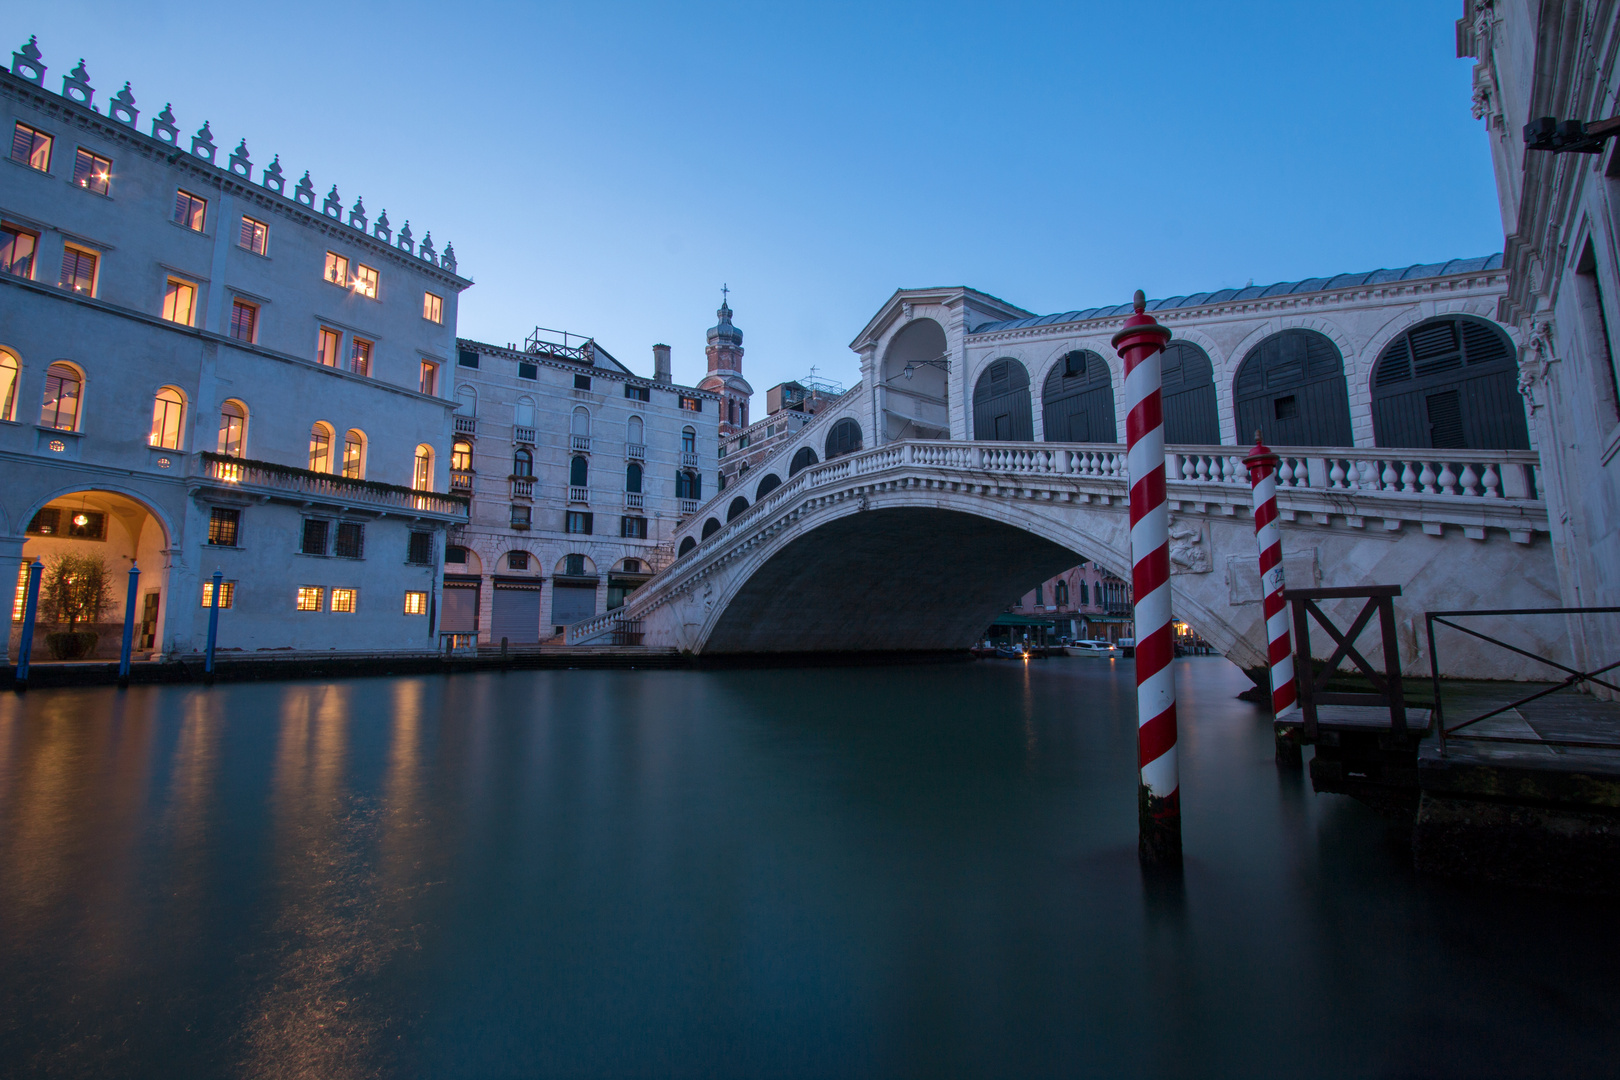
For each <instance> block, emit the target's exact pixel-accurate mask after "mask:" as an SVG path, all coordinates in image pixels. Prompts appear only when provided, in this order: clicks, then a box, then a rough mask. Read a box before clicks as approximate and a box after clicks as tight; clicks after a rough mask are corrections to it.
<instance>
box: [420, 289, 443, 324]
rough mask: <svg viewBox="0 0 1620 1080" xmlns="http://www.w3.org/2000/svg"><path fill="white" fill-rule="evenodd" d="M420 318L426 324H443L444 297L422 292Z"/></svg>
mask: <svg viewBox="0 0 1620 1080" xmlns="http://www.w3.org/2000/svg"><path fill="white" fill-rule="evenodd" d="M422 318H424V319H426V320H427V321H428V322H436V323H442V322H444V297H442V296H435V295H434V294H433V293H430V292H424V293H423V294H422Z"/></svg>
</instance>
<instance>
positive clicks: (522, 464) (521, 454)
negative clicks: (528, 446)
mask: <svg viewBox="0 0 1620 1080" xmlns="http://www.w3.org/2000/svg"><path fill="white" fill-rule="evenodd" d="M512 475H513V476H520V477H531V476H533V475H534V455H533V454H531V453H529V452H528V451H527V450H523V449H519V450H517V451H515V452H514V453H513V454H512Z"/></svg>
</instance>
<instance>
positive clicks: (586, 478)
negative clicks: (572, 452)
mask: <svg viewBox="0 0 1620 1080" xmlns="http://www.w3.org/2000/svg"><path fill="white" fill-rule="evenodd" d="M590 475H591V463H590V462H589V461H587V460H585V459H584V458H582V457H575V458H574V460H572V461H570V462H569V463H568V486H569V487H585V486H586V485H587V484H588V483H590Z"/></svg>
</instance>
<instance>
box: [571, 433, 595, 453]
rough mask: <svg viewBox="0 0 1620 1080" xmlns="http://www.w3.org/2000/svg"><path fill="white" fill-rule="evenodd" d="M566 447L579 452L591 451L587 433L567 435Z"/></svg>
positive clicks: (589, 438)
mask: <svg viewBox="0 0 1620 1080" xmlns="http://www.w3.org/2000/svg"><path fill="white" fill-rule="evenodd" d="M568 448H569V449H570V450H573V451H575V452H576V453H580V454H588V453H590V452H591V437H590V436H589V435H570V436H568Z"/></svg>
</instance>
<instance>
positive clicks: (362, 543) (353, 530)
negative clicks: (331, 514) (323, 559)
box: [333, 521, 366, 559]
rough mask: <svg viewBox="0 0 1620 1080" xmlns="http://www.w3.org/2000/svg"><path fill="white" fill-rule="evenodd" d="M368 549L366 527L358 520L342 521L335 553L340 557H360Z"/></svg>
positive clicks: (339, 524) (338, 529) (338, 530)
mask: <svg viewBox="0 0 1620 1080" xmlns="http://www.w3.org/2000/svg"><path fill="white" fill-rule="evenodd" d="M365 551H366V527H365V525H363V524H362V523H360V522H358V521H340V522H338V527H337V544H336V545H335V546H334V548H333V553H334V554H335V555H337V557H338V558H340V559H358V558H361V557H362V556H363V555H364V554H365Z"/></svg>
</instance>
